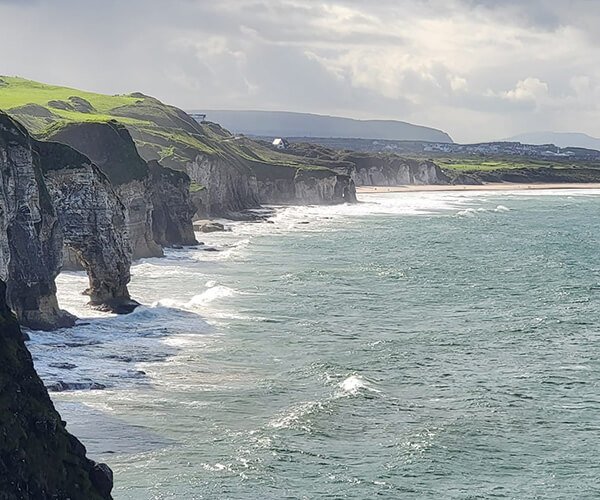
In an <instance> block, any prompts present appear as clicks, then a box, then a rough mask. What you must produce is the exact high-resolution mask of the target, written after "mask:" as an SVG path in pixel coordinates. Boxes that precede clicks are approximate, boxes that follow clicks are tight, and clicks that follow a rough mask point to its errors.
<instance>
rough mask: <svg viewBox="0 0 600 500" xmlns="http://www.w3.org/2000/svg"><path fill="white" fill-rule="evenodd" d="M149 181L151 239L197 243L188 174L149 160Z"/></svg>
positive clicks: (161, 241)
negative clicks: (150, 187) (151, 209)
mask: <svg viewBox="0 0 600 500" xmlns="http://www.w3.org/2000/svg"><path fill="white" fill-rule="evenodd" d="M148 168H149V169H150V179H151V182H152V205H153V206H154V212H153V213H152V231H153V235H154V241H156V242H157V243H158V244H159V245H162V246H165V247H168V246H173V245H196V244H197V243H198V242H197V241H196V237H195V236H194V228H193V226H192V219H193V217H194V213H195V212H196V207H195V206H194V204H193V203H192V201H191V198H190V178H189V177H188V176H187V175H186V174H185V173H183V172H179V171H177V170H173V169H171V168H167V167H163V166H162V165H161V164H160V163H158V162H157V161H155V160H151V161H149V162H148Z"/></svg>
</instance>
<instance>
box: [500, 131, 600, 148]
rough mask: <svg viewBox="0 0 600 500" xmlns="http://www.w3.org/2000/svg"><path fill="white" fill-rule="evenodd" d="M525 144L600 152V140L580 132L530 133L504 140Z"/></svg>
mask: <svg viewBox="0 0 600 500" xmlns="http://www.w3.org/2000/svg"><path fill="white" fill-rule="evenodd" d="M503 140H504V141H510V142H522V143H523V144H554V145H555V146H558V147H560V148H568V147H573V148H587V149H597V150H600V139H599V138H597V137H592V136H590V135H587V134H582V133H578V132H530V133H527V134H519V135H515V136H514V137H509V138H507V139H503Z"/></svg>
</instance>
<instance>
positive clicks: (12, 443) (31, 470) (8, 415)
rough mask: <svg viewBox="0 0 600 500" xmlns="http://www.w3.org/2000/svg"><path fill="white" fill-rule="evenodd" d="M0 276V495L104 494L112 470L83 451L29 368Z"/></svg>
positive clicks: (95, 499)
mask: <svg viewBox="0 0 600 500" xmlns="http://www.w3.org/2000/svg"><path fill="white" fill-rule="evenodd" d="M5 290H6V287H5V285H4V283H3V282H1V281H0V497H1V498H2V499H5V500H22V499H26V498H31V499H34V498H35V499H40V500H46V499H58V498H71V499H73V500H76V499H81V500H83V499H86V500H88V499H89V500H99V499H110V498H111V495H110V492H111V489H112V472H111V471H110V469H109V468H108V467H107V466H106V465H104V464H96V463H95V462H92V461H91V460H88V459H87V458H86V456H85V453H86V450H85V447H84V446H83V445H82V444H81V443H80V442H79V441H78V440H77V439H76V438H75V437H73V436H71V435H70V434H69V433H68V432H67V431H66V429H65V423H64V422H63V421H61V418H60V415H59V414H58V412H57V411H56V410H55V408H54V405H53V404H52V401H51V400H50V397H49V396H48V393H47V391H46V389H45V387H44V384H43V383H42V381H41V380H40V379H39V377H38V375H37V373H36V372H35V370H34V368H33V362H32V360H31V355H30V354H29V351H28V350H27V348H26V347H25V344H24V343H23V340H22V335H21V332H20V330H19V326H18V324H17V321H16V319H15V317H14V316H13V314H12V313H11V312H10V310H9V308H8V306H7V304H6V300H5Z"/></svg>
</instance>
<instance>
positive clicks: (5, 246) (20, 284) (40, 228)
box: [0, 112, 75, 330]
mask: <svg viewBox="0 0 600 500" xmlns="http://www.w3.org/2000/svg"><path fill="white" fill-rule="evenodd" d="M62 246H63V238H62V231H61V229H60V225H59V221H58V217H57V214H56V211H55V209H54V205H53V203H52V200H51V197H50V194H49V193H48V191H47V189H46V185H45V183H44V181H43V176H42V171H41V168H40V160H39V155H38V154H37V152H36V150H35V142H34V141H33V140H32V139H31V138H30V137H29V134H28V133H27V131H26V130H25V129H24V128H23V127H22V126H21V125H19V124H18V123H16V122H15V121H14V120H12V119H11V118H10V117H8V116H7V115H6V114H4V113H2V112H0V279H3V280H5V281H6V283H7V300H8V303H9V305H10V307H11V308H12V309H13V310H14V311H15V313H16V314H17V317H18V319H19V321H20V322H21V324H23V325H25V326H28V327H31V328H34V329H42V330H49V329H53V328H59V327H63V326H72V325H73V324H74V322H75V318H74V317H73V316H71V315H70V314H68V313H66V312H65V311H62V310H61V309H60V308H59V307H58V302H57V300H56V285H55V284H54V279H55V278H56V276H57V275H58V273H59V270H60V266H61V263H62Z"/></svg>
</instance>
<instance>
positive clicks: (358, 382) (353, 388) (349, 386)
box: [338, 375, 381, 396]
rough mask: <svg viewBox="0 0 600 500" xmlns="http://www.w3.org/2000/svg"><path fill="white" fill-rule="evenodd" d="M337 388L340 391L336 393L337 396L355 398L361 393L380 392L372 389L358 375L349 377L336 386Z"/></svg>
mask: <svg viewBox="0 0 600 500" xmlns="http://www.w3.org/2000/svg"><path fill="white" fill-rule="evenodd" d="M338 387H339V388H340V389H341V392H338V396H355V395H357V394H358V393H359V392H361V391H370V392H376V393H379V392H381V391H379V390H377V389H375V388H373V387H372V386H371V384H370V383H369V382H367V381H366V380H365V379H364V378H362V377H361V376H360V375H350V376H349V377H347V378H345V379H344V380H342V381H341V382H340V383H339V384H338Z"/></svg>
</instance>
